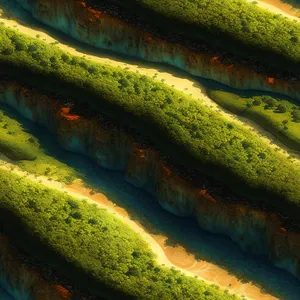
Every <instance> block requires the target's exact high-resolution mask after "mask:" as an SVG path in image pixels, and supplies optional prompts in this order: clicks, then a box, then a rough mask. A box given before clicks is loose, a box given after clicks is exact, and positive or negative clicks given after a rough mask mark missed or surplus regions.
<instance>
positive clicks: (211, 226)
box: [0, 81, 300, 278]
mask: <svg viewBox="0 0 300 300" xmlns="http://www.w3.org/2000/svg"><path fill="white" fill-rule="evenodd" d="M0 101H1V102H3V103H6V104H8V105H10V106H11V107H13V108H14V109H16V110H18V111H19V112H20V113H21V114H22V115H24V116H25V117H27V118H29V119H31V120H33V121H34V122H38V123H40V124H43V125H44V126H46V127H47V128H48V129H49V130H51V131H52V132H55V133H56V134H57V135H58V139H59V141H60V143H61V145H62V146H63V147H64V148H66V149H68V150H70V151H74V152H79V153H82V154H85V155H87V156H89V157H90V158H92V159H93V160H94V161H95V162H96V163H97V164H99V165H100V166H102V167H105V168H109V169H114V170H119V171H125V176H126V180H127V181H128V182H130V183H131V184H133V185H135V186H137V187H140V188H143V189H145V190H147V191H149V192H150V193H152V194H153V195H155V197H156V199H157V201H158V202H159V203H160V204H161V206H162V207H163V208H164V209H166V210H168V211H170V212H171V213H173V214H176V215H180V216H190V217H195V218H196V219H197V221H198V223H199V225H200V226H201V227H202V228H204V229H206V230H208V231H210V232H212V233H222V234H225V235H227V236H229V237H231V239H232V240H233V241H235V242H236V243H238V244H239V245H240V246H241V247H242V248H243V249H244V250H245V251H249V252H251V253H254V254H257V255H264V256H265V257H268V258H269V259H270V260H271V261H272V262H273V263H274V264H275V265H276V266H278V267H280V268H283V269H285V270H287V271H289V272H290V273H292V274H294V275H295V276H296V277H298V278H299V276H300V254H299V253H300V252H299V249H300V233H299V232H294V231H290V230H287V229H286V228H285V227H284V225H283V222H282V220H281V219H280V218H279V216H276V215H274V214H272V213H268V212H265V211H261V210H258V209H254V208H252V207H250V206H249V205H248V204H241V203H238V202H232V201H229V200H228V195H226V194H224V193H218V191H216V190H213V189H210V188H208V189H207V188H206V187H205V182H202V183H199V185H197V186H196V185H195V184H193V183H192V182H190V181H189V180H187V179H185V178H184V177H183V176H181V175H179V174H178V172H176V171H175V169H173V168H172V167H170V166H169V165H168V164H166V162H165V161H164V159H163V158H162V156H161V154H160V153H159V152H158V151H157V150H155V149H152V148H150V147H145V146H143V145H141V144H140V143H139V142H137V140H136V139H135V138H134V137H133V136H131V135H129V134H128V133H127V132H126V131H124V130H123V129H122V128H121V127H120V126H118V125H117V124H113V123H111V122H109V121H108V120H106V119H104V118H101V117H99V116H91V115H89V118H85V117H84V115H83V114H81V113H79V112H77V111H76V105H75V106H72V103H71V102H66V103H64V102H63V101H59V100H57V99H53V98H50V97H48V96H45V95H42V94H40V93H39V92H38V91H36V90H32V89H29V88H26V87H23V86H20V85H19V84H16V83H13V82H8V81H2V82H1V85H0Z"/></svg>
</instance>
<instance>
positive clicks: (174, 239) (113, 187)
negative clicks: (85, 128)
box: [0, 0, 300, 299]
mask: <svg viewBox="0 0 300 300" xmlns="http://www.w3.org/2000/svg"><path fill="white" fill-rule="evenodd" d="M5 2H6V3H7V2H9V1H6V0H0V5H2V3H5ZM20 14H22V12H20ZM18 17H19V16H18ZM28 20H29V19H28ZM34 24H36V26H37V23H34ZM34 26H35V25H34ZM38 26H39V24H38ZM39 27H42V28H44V27H45V26H39ZM45 28H46V27H45ZM43 30H44V29H43ZM49 31H50V32H52V31H51V30H50V29H49ZM53 32H54V31H53ZM56 37H57V36H56ZM61 37H63V35H61ZM63 38H64V37H63ZM64 42H66V40H64ZM87 48H88V47H87ZM0 108H2V106H1V107H0ZM3 108H4V109H5V110H6V111H7V112H9V114H10V115H11V116H12V117H13V118H16V119H18V120H19V121H20V122H21V123H22V124H23V125H24V128H26V130H27V131H29V132H30V133H32V134H33V135H34V136H36V137H38V139H39V140H40V143H41V145H42V146H43V147H44V148H45V149H47V152H48V154H49V155H51V156H54V157H56V158H57V159H59V160H61V161H63V162H65V163H67V164H68V165H70V166H72V167H74V168H76V169H78V170H79V171H80V172H81V173H83V174H84V175H85V176H86V180H85V181H86V182H87V183H89V184H92V185H93V186H94V187H97V190H99V191H100V192H102V193H104V194H105V195H106V196H107V197H108V198H109V199H111V200H112V201H113V202H115V203H116V204H117V205H119V206H121V207H124V208H125V209H126V210H127V211H129V212H130V214H131V215H132V217H133V218H136V219H138V220H139V221H140V222H141V223H142V224H143V225H144V226H146V228H147V229H148V230H149V232H152V233H157V234H162V235H165V236H167V237H168V238H169V240H168V243H169V244H176V243H178V244H180V245H182V246H184V247H185V248H186V249H188V250H189V251H190V252H191V253H193V254H195V255H196V257H198V258H201V259H204V260H207V261H211V262H213V263H215V264H218V265H220V266H224V267H226V268H227V269H228V270H230V271H231V272H232V273H234V274H236V275H237V276H240V277H241V278H245V280H254V281H255V282H256V283H258V284H260V285H261V286H262V287H264V288H266V289H267V290H268V291H269V292H270V293H271V294H273V295H274V296H277V297H279V298H280V299H299V298H300V287H299V282H298V281H297V280H296V279H294V278H293V277H292V276H291V275H288V274H287V273H286V272H284V271H280V270H279V269H277V268H275V267H273V266H271V265H270V264H269V263H267V262H266V261H265V260H263V259H257V258H254V257H252V256H251V255H249V254H245V253H244V252H242V251H241V250H240V248H239V247H238V246H237V245H235V244H233V243H232V242H231V241H230V240H229V239H228V238H225V237H222V236H217V235H212V234H209V233H207V232H205V231H203V230H201V229H200V228H199V226H198V225H197V224H196V222H195V221H193V220H189V219H183V218H179V217H176V216H173V215H171V214H169V213H167V212H166V211H164V210H163V209H162V208H161V207H160V206H159V204H158V203H157V202H156V201H155V200H154V199H153V197H152V196H150V195H148V194H146V193H145V192H144V191H141V190H139V189H136V188H134V187H132V186H131V185H129V184H128V183H126V182H125V181H124V179H123V174H121V173H116V172H112V171H107V170H104V169H102V168H99V167H97V166H96V165H95V164H93V163H92V162H91V161H90V160H88V159H86V158H84V157H83V156H80V155H76V154H72V153H70V152H67V151H64V150H62V149H61V148H60V146H59V145H58V144H57V143H56V142H54V141H55V140H56V138H55V136H52V135H51V134H50V133H49V132H47V131H46V130H44V129H42V128H39V127H38V126H37V125H35V124H33V123H32V122H29V121H27V120H25V119H23V118H22V117H20V116H19V115H17V114H16V113H15V112H13V111H12V110H11V109H8V108H7V107H4V106H3ZM149 224H152V225H154V226H151V227H150V226H149ZM1 296H2V295H1V289H0V299H2V298H1ZM4 299H6V298H4ZM8 299H9V298H8Z"/></svg>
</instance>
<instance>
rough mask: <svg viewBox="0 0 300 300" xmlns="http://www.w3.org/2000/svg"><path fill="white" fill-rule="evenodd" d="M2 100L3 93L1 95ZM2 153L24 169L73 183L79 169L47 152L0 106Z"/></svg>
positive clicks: (0, 146)
mask: <svg viewBox="0 0 300 300" xmlns="http://www.w3.org/2000/svg"><path fill="white" fill-rule="evenodd" d="M0 102H1V95H0ZM0 153H3V154H4V155H5V156H7V157H8V158H10V159H11V160H13V161H14V164H15V165H17V166H18V167H20V168H21V169H22V170H24V171H27V172H29V173H31V174H34V175H39V176H41V175H45V176H47V177H48V178H51V179H55V180H59V181H63V182H67V183H71V182H72V181H73V180H74V179H75V178H77V177H80V175H81V174H79V173H78V172H77V171H75V170H74V169H72V168H71V167H69V166H67V165H66V164H64V163H62V162H60V161H58V160H56V159H55V158H53V157H52V156H50V155H47V154H46V153H45V149H43V147H42V146H41V145H40V142H39V140H38V139H37V138H36V137H35V136H34V135H32V134H31V133H30V132H28V131H26V129H25V128H24V127H23V126H22V124H21V123H20V122H18V121H17V120H14V119H13V118H12V117H11V116H9V114H7V113H5V112H4V111H2V110H1V108H0Z"/></svg>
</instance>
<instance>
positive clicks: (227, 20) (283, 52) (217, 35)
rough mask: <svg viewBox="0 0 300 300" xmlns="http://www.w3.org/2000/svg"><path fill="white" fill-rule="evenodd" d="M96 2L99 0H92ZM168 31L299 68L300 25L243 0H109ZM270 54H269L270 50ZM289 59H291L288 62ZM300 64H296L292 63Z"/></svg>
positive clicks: (249, 55)
mask: <svg viewBox="0 0 300 300" xmlns="http://www.w3.org/2000/svg"><path fill="white" fill-rule="evenodd" d="M93 1H94V2H97V0H93ZM108 2H112V3H118V4H119V5H120V6H121V7H123V8H125V9H127V10H128V11H130V12H132V11H134V12H135V13H136V14H137V15H138V16H143V18H145V19H147V21H148V22H150V23H153V25H155V26H159V27H161V28H164V29H166V28H167V29H168V31H170V30H171V31H172V32H173V31H175V30H176V33H177V34H178V33H179V32H181V33H182V34H184V35H185V36H188V37H192V38H196V39H197V38H200V39H201V38H202V39H204V40H205V41H207V42H208V43H213V44H215V45H217V46H218V47H220V48H222V49H225V50H229V51H230V52H233V53H236V54H238V55H239V54H241V53H243V56H248V57H250V58H251V57H252V58H254V59H259V60H261V61H263V62H268V63H272V65H273V67H279V66H280V67H283V68H286V67H288V69H290V70H291V71H293V72H295V71H298V72H299V66H300V39H299V38H300V25H299V24H297V23H295V22H293V21H291V20H288V19H287V18H284V17H282V16H280V15H278V14H274V13H271V12H268V11H266V10H264V9H261V8H259V7H257V6H256V5H255V4H254V3H255V1H253V2H254V3H249V2H247V1H245V0H226V1H224V0H184V1H183V0H161V1H157V0H108ZM266 53H268V55H266ZM286 63H288V64H286ZM293 64H296V65H293Z"/></svg>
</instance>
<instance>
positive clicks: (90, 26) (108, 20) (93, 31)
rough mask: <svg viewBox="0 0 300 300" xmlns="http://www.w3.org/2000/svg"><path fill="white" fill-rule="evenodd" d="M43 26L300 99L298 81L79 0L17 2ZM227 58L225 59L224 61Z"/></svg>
mask: <svg viewBox="0 0 300 300" xmlns="http://www.w3.org/2000/svg"><path fill="white" fill-rule="evenodd" d="M16 1H17V2H18V3H20V4H21V5H22V6H23V7H24V8H25V9H26V10H28V11H29V12H31V14H32V15H33V16H34V17H35V18H36V19H38V20H40V21H42V22H43V23H45V24H47V25H50V26H51V27H54V28H56V29H58V30H60V31H62V32H64V33H66V34H68V35H70V36H72V37H73V38H75V39H77V40H79V41H82V42H85V43H87V44H90V45H92V46H95V47H98V48H101V49H107V50H111V51H114V52H117V53H122V54H126V55H130V56H134V57H138V58H141V59H145V60H148V61H152V62H162V63H166V64H169V65H172V66H175V67H178V68H180V69H182V70H185V71H187V72H189V73H190V74H192V75H196V76H200V77H203V78H207V79H212V80H215V81H218V82H220V83H223V84H225V85H228V86H230V87H233V88H237V89H242V90H261V91H267V92H275V93H279V94H282V95H286V96H290V97H293V98H295V99H298V100H300V83H297V82H295V81H294V80H295V79H293V78H290V79H289V80H283V79H279V78H275V77H274V76H273V75H272V76H269V75H267V74H263V73H258V72H257V71H254V69H252V68H251V67H250V66H246V65H241V64H237V63H232V62H228V63H225V61H226V57H225V56H224V55H223V54H218V55H214V54H211V53H210V54H208V53H207V52H205V51H203V52H200V51H191V50H189V49H188V48H187V47H185V46H184V45H180V44H179V43H170V42H168V41H166V40H163V39H161V38H157V37H155V36H151V35H150V34H149V33H147V32H146V31H143V30H141V29H139V28H136V27H134V26H133V25H131V24H128V23H125V22H124V21H123V20H121V19H119V18H116V17H113V16H111V15H110V14H108V13H107V12H106V11H99V10H94V9H92V8H90V7H89V6H88V5H87V4H86V3H85V2H84V1H80V0H51V1H50V0H16ZM223 56H224V57H223Z"/></svg>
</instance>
